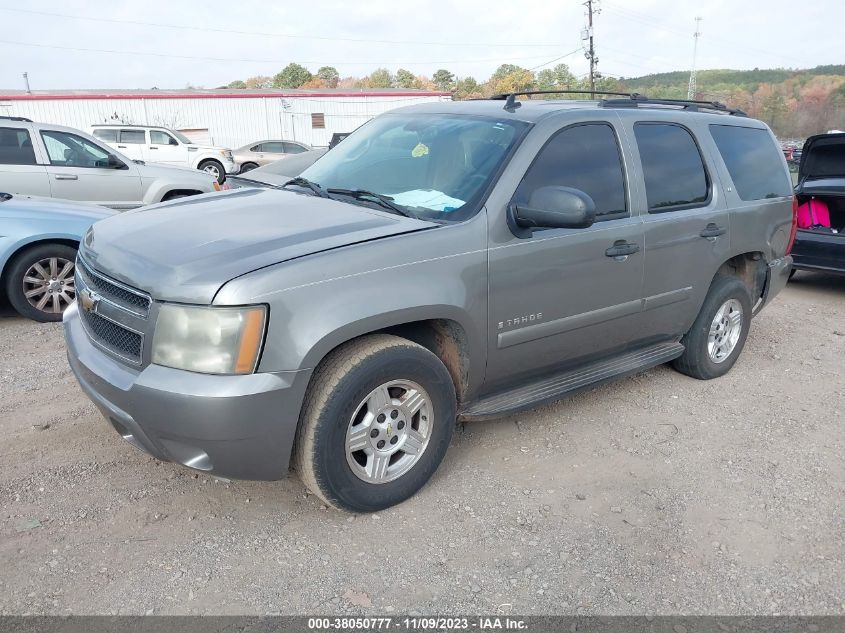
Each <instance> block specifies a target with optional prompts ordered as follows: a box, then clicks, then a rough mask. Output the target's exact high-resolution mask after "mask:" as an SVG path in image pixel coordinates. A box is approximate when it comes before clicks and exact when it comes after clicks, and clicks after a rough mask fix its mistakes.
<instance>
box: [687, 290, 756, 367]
mask: <svg viewBox="0 0 845 633" xmlns="http://www.w3.org/2000/svg"><path fill="white" fill-rule="evenodd" d="M750 326H751V297H749V295H748V289H747V288H746V286H745V284H744V283H742V281H740V280H739V279H737V278H736V277H729V276H725V275H717V276H716V277H715V278H714V279H713V283H712V284H711V285H710V290H709V292H708V293H707V298H706V299H705V300H704V305H703V306H701V311H700V312H699V313H698V317H697V318H696V320H695V323H693V324H692V327H691V328H690V330H689V332H687V333H686V334H685V335H684V337H683V338H682V339H681V343H682V344H683V345H684V347H685V348H686V349H685V350H684V353H683V354H682V355H681V356H680V357H679V358H677V359H675V360H674V361H673V362H672V366H673V367H674V368H675V369H677V370H678V371H679V372H681V373H682V374H686V375H687V376H692V377H693V378H698V379H699V380H710V379H712V378H718V377H719V376H724V375H725V374H726V373H728V372H729V371H730V369H731V367H733V366H734V363H735V362H736V360H737V358H739V355H740V353H741V352H742V348H743V347H744V346H745V340H746V338H748V330H749V328H750Z"/></svg>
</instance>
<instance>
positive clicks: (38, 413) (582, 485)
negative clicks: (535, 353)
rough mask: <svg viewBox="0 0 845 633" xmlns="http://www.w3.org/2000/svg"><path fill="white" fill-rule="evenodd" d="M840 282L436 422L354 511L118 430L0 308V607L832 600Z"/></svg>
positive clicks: (36, 336) (844, 486) (467, 606)
mask: <svg viewBox="0 0 845 633" xmlns="http://www.w3.org/2000/svg"><path fill="white" fill-rule="evenodd" d="M843 359H845V278H841V277H840V278H837V277H827V276H823V275H813V274H809V273H798V275H797V276H796V277H795V279H794V281H793V282H792V283H790V284H789V286H788V287H787V288H786V289H785V290H784V292H783V293H782V294H781V295H780V296H779V297H778V298H777V299H776V300H775V303H774V304H773V305H771V306H770V307H768V308H767V309H766V310H764V311H763V312H762V313H761V314H760V315H759V316H758V317H757V318H756V319H755V320H754V322H753V325H752V330H751V335H750V337H749V339H748V342H747V344H746V347H745V351H744V353H743V355H742V357H741V358H740V360H739V362H738V363H737V365H736V366H735V367H734V369H733V370H732V372H731V373H730V374H728V375H727V376H726V377H724V378H721V379H717V380H713V381H709V382H700V381H696V380H693V379H691V378H688V377H686V376H682V375H680V374H678V373H676V372H674V371H673V370H672V369H670V368H669V367H658V368H656V369H653V370H651V371H648V372H646V373H644V374H641V375H638V376H634V377H632V378H627V379H625V380H622V381H619V382H616V383H612V384H609V385H605V386H603V387H601V388H598V389H595V390H593V391H590V392H587V393H583V394H581V395H578V396H575V397H572V398H570V399H568V400H565V401H563V402H560V403H557V404H555V405H551V406H546V407H543V408H540V409H537V410H535V411H532V412H529V413H525V414H520V415H516V416H512V417H509V418H504V419H501V420H497V421H493V422H484V423H468V424H466V425H463V426H461V427H459V429H458V432H457V433H456V435H455V439H454V440H453V443H452V446H451V447H450V449H449V452H448V454H447V456H446V459H445V461H444V463H443V465H442V466H441V468H440V470H439V471H438V473H437V474H436V475H435V476H434V478H433V480H432V481H431V482H430V483H429V484H428V485H427V486H426V487H425V488H424V489H423V490H422V492H421V493H420V494H418V495H417V496H416V497H414V498H413V499H411V500H410V501H408V502H406V503H404V504H402V505H400V506H398V507H396V508H393V509H391V510H387V511H384V512H381V513H378V514H374V515H357V516H355V515H349V514H343V513H340V512H336V511H334V510H330V509H327V508H325V507H324V506H322V505H321V504H320V502H319V500H317V499H316V498H315V497H313V496H311V495H308V494H307V493H306V491H305V488H304V487H303V486H302V485H301V484H300V483H299V481H298V480H297V479H296V478H295V477H290V478H288V479H286V480H283V481H280V482H263V483H255V482H237V481H232V482H227V481H223V480H219V479H215V478H213V477H208V476H207V475H204V474H201V473H195V472H192V471H189V470H186V469H184V468H180V467H177V466H174V465H172V464H164V463H160V462H158V461H156V460H155V459H153V458H151V457H149V456H147V455H145V454H143V453H140V452H138V451H136V450H135V449H133V448H132V447H131V446H129V445H128V444H126V443H125V442H124V441H123V440H122V439H121V438H120V437H118V435H117V434H116V433H115V432H114V431H113V430H112V429H111V428H110V427H109V426H107V424H106V422H105V421H104V420H103V419H102V418H101V417H100V415H99V413H98V412H97V410H96V409H95V408H94V406H93V405H92V404H91V403H90V402H89V401H88V400H87V398H85V397H84V395H83V394H82V392H81V391H80V389H79V387H78V386H77V384H76V382H75V381H74V379H73V376H72V375H71V373H70V371H69V369H68V366H67V361H66V359H65V352H64V342H63V339H62V333H61V326H60V325H59V324H37V323H33V322H30V321H25V320H23V319H21V318H19V317H16V316H13V315H12V314H11V313H10V312H9V310H8V309H6V311H5V313H4V316H3V318H0V615H12V614H14V615H19V614H70V613H73V614H198V613H204V614H262V615H263V614H276V613H281V614H314V613H319V614H334V613H337V614H359V613H364V614H391V613H396V614H407V613H412V614H414V613H420V614H433V613H438V614H454V613H463V614H471V613H491V612H493V613H501V614H506V613H514V614H642V613H647V614H677V613H686V614H705V613H707V614H725V615H727V614H804V615H821V614H845V573H843V570H845V507H843V506H844V505H845V504H843V500H845V457H843V456H845V397H843V396H845V379H843Z"/></svg>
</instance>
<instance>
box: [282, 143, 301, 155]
mask: <svg viewBox="0 0 845 633" xmlns="http://www.w3.org/2000/svg"><path fill="white" fill-rule="evenodd" d="M304 151H305V148H304V147H302V145H297V144H296V143H285V154H301V153H302V152H304Z"/></svg>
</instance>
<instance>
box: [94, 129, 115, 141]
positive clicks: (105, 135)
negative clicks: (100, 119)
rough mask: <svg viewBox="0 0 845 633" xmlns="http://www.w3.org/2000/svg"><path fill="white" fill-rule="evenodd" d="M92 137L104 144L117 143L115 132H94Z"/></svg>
mask: <svg viewBox="0 0 845 633" xmlns="http://www.w3.org/2000/svg"><path fill="white" fill-rule="evenodd" d="M94 136H96V137H97V138H98V139H100V140H103V141H105V142H106V143H116V142H117V130H94Z"/></svg>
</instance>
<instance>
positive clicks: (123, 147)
mask: <svg viewBox="0 0 845 633" xmlns="http://www.w3.org/2000/svg"><path fill="white" fill-rule="evenodd" d="M118 148H120V149H126V145H118Z"/></svg>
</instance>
